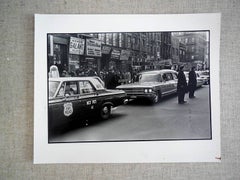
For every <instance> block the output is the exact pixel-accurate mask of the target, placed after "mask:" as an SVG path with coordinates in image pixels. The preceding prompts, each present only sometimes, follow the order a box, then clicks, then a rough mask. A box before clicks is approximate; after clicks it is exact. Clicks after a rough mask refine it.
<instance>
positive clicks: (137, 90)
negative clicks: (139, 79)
mask: <svg viewBox="0 0 240 180" xmlns="http://www.w3.org/2000/svg"><path fill="white" fill-rule="evenodd" d="M122 90H123V91H125V92H126V93H127V94H128V95H134V94H143V93H144V88H131V89H122Z"/></svg>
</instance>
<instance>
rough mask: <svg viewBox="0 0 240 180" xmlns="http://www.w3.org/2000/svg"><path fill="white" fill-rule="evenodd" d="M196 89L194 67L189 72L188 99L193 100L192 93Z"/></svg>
mask: <svg viewBox="0 0 240 180" xmlns="http://www.w3.org/2000/svg"><path fill="white" fill-rule="evenodd" d="M196 87H197V76H196V73H195V67H192V69H191V71H190V72H189V81H188V90H189V98H195V96H194V92H195V90H196Z"/></svg>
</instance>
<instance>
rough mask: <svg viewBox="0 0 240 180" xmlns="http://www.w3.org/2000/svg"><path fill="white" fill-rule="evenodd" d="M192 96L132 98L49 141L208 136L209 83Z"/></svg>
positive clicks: (55, 135)
mask: <svg viewBox="0 0 240 180" xmlns="http://www.w3.org/2000/svg"><path fill="white" fill-rule="evenodd" d="M195 96H196V98H194V99H189V98H188V94H186V96H185V100H186V101H187V103H186V104H178V103H177V96H176V95H172V96H170V97H165V98H163V99H162V101H161V102H160V103H158V104H155V105H151V104H150V103H149V102H148V101H132V102H129V103H128V104H127V105H123V106H119V107H118V108H117V109H116V110H114V111H113V112H112V117H111V118H110V119H109V120H106V121H94V122H91V123H90V122H88V125H87V126H85V127H80V126H76V125H74V126H71V127H70V128H68V129H66V130H65V131H62V132H60V133H57V134H54V135H53V136H52V137H50V138H49V142H82V141H84V142H85V141H128V140H130V141H136V140H176V139H181V140H182V139H185V140H186V139H209V138H211V120H210V102H209V86H208V85H206V86H203V87H202V88H199V89H197V90H196V92H195Z"/></svg>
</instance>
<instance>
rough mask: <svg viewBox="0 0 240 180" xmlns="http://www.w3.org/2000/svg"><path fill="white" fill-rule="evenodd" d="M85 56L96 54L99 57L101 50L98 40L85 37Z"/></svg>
mask: <svg viewBox="0 0 240 180" xmlns="http://www.w3.org/2000/svg"><path fill="white" fill-rule="evenodd" d="M86 43H87V47H86V48H87V56H97V57H101V56H102V52H101V47H102V45H101V42H100V41H98V40H94V39H87V41H86Z"/></svg>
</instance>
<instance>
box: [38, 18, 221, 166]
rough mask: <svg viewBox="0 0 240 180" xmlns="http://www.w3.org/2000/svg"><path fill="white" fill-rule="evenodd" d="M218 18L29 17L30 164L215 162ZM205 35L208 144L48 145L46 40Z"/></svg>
mask: <svg viewBox="0 0 240 180" xmlns="http://www.w3.org/2000/svg"><path fill="white" fill-rule="evenodd" d="M220 17H221V16H220V14H172V15H138V14H136V15H40V14H37V15H35V42H34V45H35V48H34V50H35V52H34V163H36V164H40V163H156V162H220V157H221V153H220V94H219V54H220V53H219V48H220ZM196 30H209V31H210V70H211V76H210V78H211V79H210V82H211V89H210V90H211V91H210V93H211V95H210V98H211V123H212V126H211V127H212V140H182V141H181V140H178V141H138V142H98V143H89V142H88V143H58V144H48V112H47V111H48V98H47V74H48V73H47V68H46V67H47V34H48V33H81V32H82V33H91V32H151V31H159V32H161V31H196Z"/></svg>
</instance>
